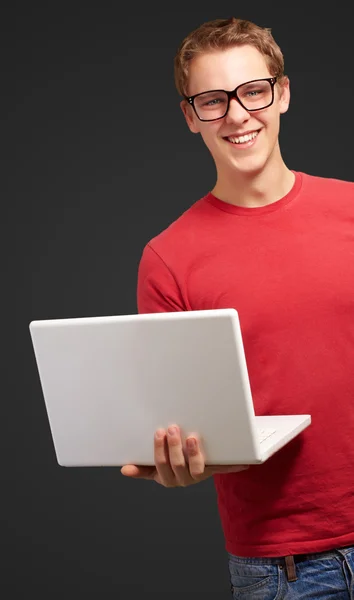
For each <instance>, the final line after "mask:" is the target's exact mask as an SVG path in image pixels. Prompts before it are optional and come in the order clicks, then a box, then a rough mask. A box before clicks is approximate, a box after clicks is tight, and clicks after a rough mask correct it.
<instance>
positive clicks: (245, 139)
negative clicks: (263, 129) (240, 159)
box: [224, 129, 260, 144]
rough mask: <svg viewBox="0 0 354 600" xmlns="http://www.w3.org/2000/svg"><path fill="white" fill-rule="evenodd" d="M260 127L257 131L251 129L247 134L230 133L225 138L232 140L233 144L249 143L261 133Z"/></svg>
mask: <svg viewBox="0 0 354 600" xmlns="http://www.w3.org/2000/svg"><path fill="white" fill-rule="evenodd" d="M259 131H260V130H259V129H258V130H255V131H251V132H250V133H247V134H245V135H240V136H234V135H230V136H227V137H225V138H224V140H226V141H228V142H230V143H231V144H247V143H249V142H253V140H255V139H256V137H257V136H258V134H259Z"/></svg>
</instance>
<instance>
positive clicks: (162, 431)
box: [155, 429, 165, 440]
mask: <svg viewBox="0 0 354 600" xmlns="http://www.w3.org/2000/svg"><path fill="white" fill-rule="evenodd" d="M164 435H165V432H164V430H163V429H158V430H157V431H156V433H155V436H156V437H157V439H158V440H161V439H162V438H163V437H164Z"/></svg>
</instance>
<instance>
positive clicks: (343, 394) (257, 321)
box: [122, 19, 354, 600]
mask: <svg viewBox="0 0 354 600" xmlns="http://www.w3.org/2000/svg"><path fill="white" fill-rule="evenodd" d="M175 78H176V85H177V89H178V91H179V92H180V93H181V95H182V96H183V100H182V102H181V107H182V110H183V113H184V116H185V118H186V122H187V124H188V127H189V129H190V130H191V131H192V132H193V133H199V134H200V135H201V136H202V138H203V140H204V142H205V144H206V146H207V148H208V149H209V151H210V153H211V155H212V157H213V159H214V162H215V166H216V172H217V178H216V183H215V187H214V188H213V190H212V191H211V192H210V193H208V194H207V195H206V196H205V197H203V198H201V199H200V200H198V201H197V202H196V203H195V204H193V205H192V206H191V207H190V208H189V209H188V210H187V211H186V212H185V213H184V214H182V215H181V217H180V218H179V219H177V220H176V221H175V222H174V223H172V224H171V225H170V226H169V227H168V228H167V229H165V230H164V231H163V232H162V233H160V234H159V235H158V236H157V237H155V238H154V239H153V240H151V241H150V242H149V243H148V244H147V245H146V247H145V249H144V252H143V256H142V258H141V263H140V267H139V276H138V308H139V312H141V313H149V312H158V311H164V312H167V311H184V310H203V309H210V308H229V307H234V308H236V310H237V311H238V313H239V317H240V322H241V327H242V332H243V340H244V346H245V353H246V357H247V362H248V368H249V374H250V380H251V385H252V390H253V396H254V403H255V410H256V413H257V414H294V413H298V412H302V413H309V414H311V415H312V424H311V426H310V427H309V428H308V429H307V430H306V431H305V432H303V434H302V435H301V436H299V437H298V438H296V439H295V440H293V441H292V442H291V443H289V444H288V445H287V446H286V447H285V448H283V449H282V450H281V451H279V452H278V453H277V454H276V455H275V456H273V457H272V458H271V459H269V460H268V461H267V462H266V463H265V464H263V465H261V466H251V467H247V466H245V467H232V468H230V467H229V468H225V467H222V466H221V467H218V468H209V467H205V465H204V461H203V450H202V448H201V446H200V444H199V442H198V439H191V440H189V443H188V444H187V459H185V454H184V453H183V449H182V444H181V438H180V435H179V430H178V423H177V424H176V427H175V430H174V431H173V430H172V431H168V432H165V431H158V432H156V436H155V442H154V443H155V467H154V468H148V467H146V468H142V467H137V466H133V465H126V466H125V467H123V468H122V473H123V474H124V475H127V476H131V477H141V478H148V479H154V480H155V481H157V482H158V483H160V484H161V485H164V486H168V487H173V486H185V485H189V484H192V483H196V482H198V481H201V480H203V479H205V478H206V477H210V476H213V477H214V481H215V485H216V490H217V494H218V505H219V509H220V516H221V522H222V526H223V530H224V534H225V540H226V549H227V551H228V553H229V558H230V561H229V565H230V574H231V584H232V591H233V596H234V598H241V597H242V598H247V599H251V600H252V599H262V600H268V599H269V600H270V599H274V598H277V599H279V600H280V599H283V598H284V599H285V598H286V599H293V598H294V599H295V598H314V599H316V600H319V599H321V598H323V599H324V598H331V599H333V600H334V599H338V600H339V599H341V600H342V599H343V600H344V599H347V600H349V598H351V599H352V600H353V598H354V578H353V573H354V404H353V401H354V184H353V183H350V182H343V181H339V180H334V179H324V178H320V177H314V176H310V175H307V174H305V173H300V172H294V171H292V170H290V169H289V168H288V167H287V166H286V165H285V163H284V161H283V158H282V155H281V151H280V147H279V141H278V135H279V124H280V117H281V115H282V114H283V113H285V112H286V111H287V110H288V106H289V100H290V91H289V81H288V78H287V77H286V76H285V75H284V63H283V56H282V53H281V51H280V49H279V47H278V46H277V44H276V43H275V41H274V39H273V37H272V36H271V33H270V31H269V30H267V29H263V28H260V27H258V26H257V25H255V24H253V23H250V22H246V21H241V20H237V19H229V20H216V21H212V22H209V23H205V24H204V25H202V26H201V27H199V28H198V29H197V30H196V31H194V32H192V33H191V34H190V35H189V36H188V37H187V38H186V39H185V40H184V41H183V43H182V45H181V47H180V49H179V51H178V54H177V56H176V59H175Z"/></svg>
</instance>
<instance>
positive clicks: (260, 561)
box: [228, 546, 354, 565]
mask: <svg viewBox="0 0 354 600" xmlns="http://www.w3.org/2000/svg"><path fill="white" fill-rule="evenodd" d="M351 551H354V546H346V547H344V548H335V549H333V550H326V551H324V552H311V553H308V554H293V555H292V557H293V559H294V562H295V563H299V562H303V561H306V560H323V559H326V558H327V559H331V558H336V557H338V554H340V555H342V556H343V555H344V556H345V555H346V554H348V553H349V552H351ZM228 554H229V557H230V558H231V559H232V560H234V561H236V562H239V563H243V564H252V563H253V564H257V565H283V564H284V562H285V559H286V558H287V557H286V556H276V557H271V556H270V557H262V556H260V557H244V556H235V555H234V554H231V553H230V552H229V553H228Z"/></svg>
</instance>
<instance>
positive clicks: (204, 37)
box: [174, 17, 284, 96]
mask: <svg viewBox="0 0 354 600" xmlns="http://www.w3.org/2000/svg"><path fill="white" fill-rule="evenodd" d="M246 44H247V45H250V46H254V47H255V48H257V50H259V52H260V53H261V54H262V55H263V56H264V58H265V60H266V62H267V65H268V68H269V71H270V74H271V75H272V77H277V78H278V82H279V83H281V80H282V79H283V77H284V57H283V54H282V51H281V50H280V48H279V46H278V44H277V43H276V42H275V40H274V38H273V36H272V34H271V30H270V29H269V28H267V27H260V26H259V25H256V24H255V23H252V22H251V21H246V20H243V19H236V18H235V17H231V18H230V19H215V20H213V21H208V22H206V23H203V24H202V25H200V26H199V27H198V28H197V29H194V30H193V31H192V32H191V33H189V34H188V35H187V37H186V38H184V40H183V41H182V43H181V45H180V47H179V48H178V51H177V54H176V56H175V59H174V78H175V85H176V88H177V91H178V93H179V94H181V96H188V77H189V63H190V62H191V60H192V59H193V58H195V57H196V56H198V55H200V54H202V53H204V52H211V51H215V50H226V49H228V48H232V47H234V46H244V45H246Z"/></svg>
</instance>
